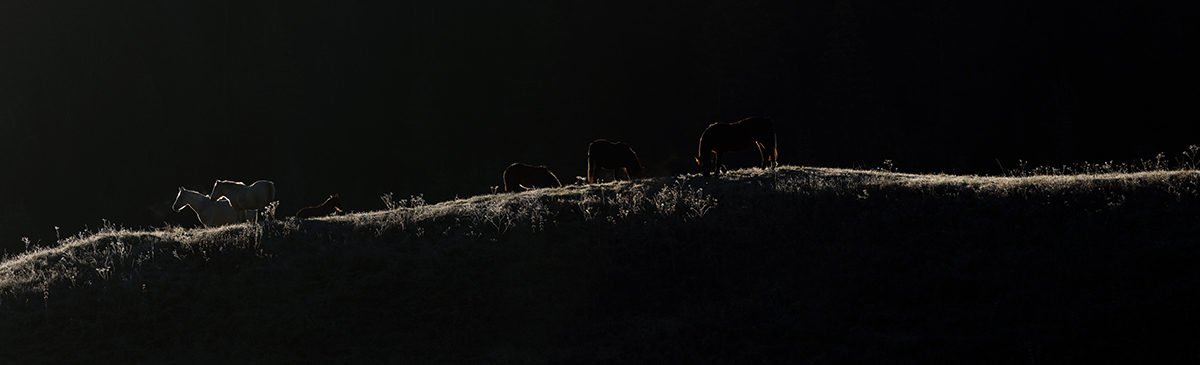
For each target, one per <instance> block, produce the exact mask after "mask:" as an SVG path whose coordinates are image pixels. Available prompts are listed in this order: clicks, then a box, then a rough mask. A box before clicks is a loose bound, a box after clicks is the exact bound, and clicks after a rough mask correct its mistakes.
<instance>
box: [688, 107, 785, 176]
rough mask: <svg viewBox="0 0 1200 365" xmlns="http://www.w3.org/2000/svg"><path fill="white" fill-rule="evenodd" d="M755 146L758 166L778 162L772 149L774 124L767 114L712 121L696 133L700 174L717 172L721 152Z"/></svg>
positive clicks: (718, 172)
mask: <svg viewBox="0 0 1200 365" xmlns="http://www.w3.org/2000/svg"><path fill="white" fill-rule="evenodd" d="M752 146H756V147H758V153H759V155H761V156H762V165H761V167H762V168H768V167H775V166H777V165H779V161H778V158H779V152H778V151H777V150H776V149H775V126H774V125H773V124H772V122H771V118H768V117H750V118H746V119H742V120H739V121H737V122H733V123H729V124H726V123H713V124H709V125H708V128H705V129H704V133H703V134H701V135H700V151H699V152H698V153H697V154H696V163H697V164H699V165H700V172H701V173H703V174H704V176H708V174H709V173H716V174H717V175H720V174H721V173H722V172H723V171H724V170H725V166H724V165H722V164H721V155H722V153H725V152H736V151H742V150H745V149H747V148H750V147H752Z"/></svg>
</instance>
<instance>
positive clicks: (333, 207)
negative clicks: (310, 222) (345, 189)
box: [296, 194, 342, 219]
mask: <svg viewBox="0 0 1200 365" xmlns="http://www.w3.org/2000/svg"><path fill="white" fill-rule="evenodd" d="M340 211H342V200H341V199H339V198H338V195H337V194H333V195H330V196H329V199H325V202H324V203H321V205H318V206H315V207H305V208H300V211H298V212H296V218H298V219H304V218H313V217H324V216H327V215H330V214H333V212H340Z"/></svg>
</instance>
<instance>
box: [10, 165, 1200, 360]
mask: <svg viewBox="0 0 1200 365" xmlns="http://www.w3.org/2000/svg"><path fill="white" fill-rule="evenodd" d="M1198 183H1200V172H1197V171H1154V172H1139V173H1109V174H1094V175H1072V176H1064V175H1058V176H1010V177H983V176H948V175H915V174H901V173H894V172H884V171H861V170H845V169H825V168H799V167H791V166H784V167H780V168H779V169H776V170H758V169H746V170H738V171H734V172H732V173H730V174H729V175H727V176H724V177H722V178H719V179H718V178H702V177H699V176H689V175H682V176H675V177H664V178H657V179H644V180H637V181H633V182H620V183H609V184H599V185H587V186H577V185H572V186H565V187H562V188H556V189H540V190H534V191H528V192H521V193H501V194H490V195H481V196H475V197H471V198H467V199H459V200H454V201H449V202H443V203H438V204H424V202H423V201H422V200H418V199H417V198H418V197H410V199H404V200H401V201H394V202H393V203H394V204H393V205H392V209H389V210H387V211H379V212H366V213H357V214H348V215H345V216H336V217H329V218H323V219H312V220H283V221H268V222H264V223H262V224H258V225H251V224H246V225H237V226H229V227H223V228H216V229H202V230H189V229H181V228H178V227H166V228H162V229H159V230H155V231H132V230H126V229H120V228H116V227H105V228H102V229H101V230H99V231H98V232H94V233H90V234H85V235H81V236H77V237H72V238H69V239H66V240H63V242H61V243H60V244H59V245H56V246H54V247H47V248H41V249H39V250H36V251H34V252H30V253H27V254H23V255H20V256H16V257H10V258H8V259H7V260H6V261H4V262H3V263H2V264H0V323H5V326H4V327H3V329H2V330H0V343H4V344H5V346H2V347H0V359H3V360H4V362H5V363H8V362H17V363H46V362H54V363H60V362H84V361H88V362H96V361H98V362H117V361H120V362H170V363H211V362H228V361H238V362H255V363H260V362H269V363H279V362H288V363H293V362H383V361H387V362H400V361H403V362H417V363H448V362H449V363H458V362H523V363H529V362H534V363H544V362H596V363H610V362H618V361H619V362H640V363H648V362H655V363H659V362H672V363H676V362H687V363H705V362H715V363H729V362H746V361H755V362H760V361H761V362H789V363H790V362H794V361H808V362H895V361H904V362H908V361H915V362H983V361H987V362H991V361H998V362H1005V363H1013V362H1064V361H1071V362H1074V361H1080V360H1088V359H1102V360H1112V361H1126V360H1127V361H1153V360H1182V359H1185V358H1192V357H1194V355H1195V354H1194V349H1195V345H1196V344H1197V343H1200V342H1198V341H1200V333H1198V331H1196V330H1195V329H1196V328H1200V321H1197V320H1196V319H1194V318H1193V316H1191V315H1190V313H1191V308H1194V307H1195V305H1196V304H1197V302H1198V299H1200V295H1197V294H1195V293H1194V291H1193V290H1190V288H1194V287H1196V285H1198V284H1200V282H1198V279H1197V278H1200V269H1197V266H1196V265H1193V264H1192V262H1194V261H1195V259H1197V258H1198V257H1197V255H1198V251H1196V249H1195V245H1194V242H1195V239H1194V237H1197V234H1198V233H1200V207H1198V205H1197V203H1200V194H1198V193H1197V184H1198ZM64 349H70V350H69V351H68V350H64Z"/></svg>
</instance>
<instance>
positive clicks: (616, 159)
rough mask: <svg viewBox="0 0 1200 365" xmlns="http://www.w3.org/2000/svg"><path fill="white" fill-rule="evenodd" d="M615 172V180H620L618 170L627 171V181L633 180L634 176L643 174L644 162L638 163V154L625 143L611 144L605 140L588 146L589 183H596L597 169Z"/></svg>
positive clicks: (596, 141)
mask: <svg viewBox="0 0 1200 365" xmlns="http://www.w3.org/2000/svg"><path fill="white" fill-rule="evenodd" d="M598 168H603V169H607V170H613V180H620V175H618V174H617V170H621V171H625V180H631V179H633V175H637V174H641V173H642V170H644V169H643V168H642V162H641V161H638V157H637V153H635V152H633V149H632V148H629V146H626V145H625V144H624V143H621V142H617V143H613V142H609V141H607V140H603V139H597V140H595V141H592V144H589V145H588V175H587V178H588V183H593V182H596V169H598Z"/></svg>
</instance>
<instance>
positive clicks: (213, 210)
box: [171, 186, 239, 227]
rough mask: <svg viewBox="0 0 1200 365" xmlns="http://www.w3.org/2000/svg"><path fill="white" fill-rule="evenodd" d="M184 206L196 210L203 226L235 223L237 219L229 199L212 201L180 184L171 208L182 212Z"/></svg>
mask: <svg viewBox="0 0 1200 365" xmlns="http://www.w3.org/2000/svg"><path fill="white" fill-rule="evenodd" d="M184 207H192V210H193V211H195V212H196V217H197V218H200V223H202V224H204V226H205V227H217V226H223V225H226V224H235V223H238V221H239V220H238V214H237V212H236V211H234V209H233V204H231V203H230V202H229V199H220V200H217V201H215V202H214V201H212V200H209V198H208V197H207V196H205V195H204V194H200V193H199V192H197V191H195V190H188V189H184V188H183V187H182V186H180V187H179V194H178V195H175V204H172V205H171V209H174V210H175V211H176V212H182V211H183V208H184Z"/></svg>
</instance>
